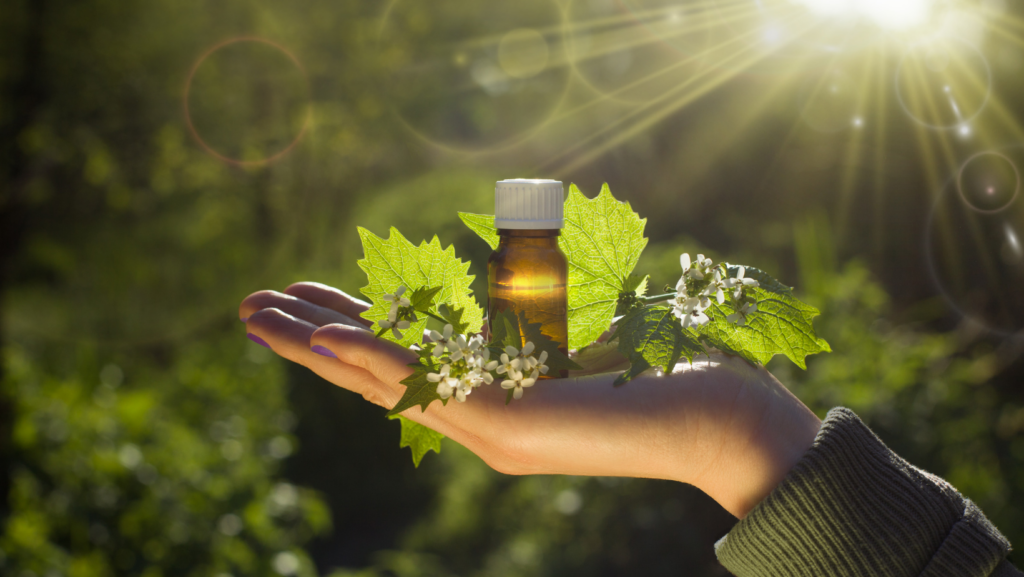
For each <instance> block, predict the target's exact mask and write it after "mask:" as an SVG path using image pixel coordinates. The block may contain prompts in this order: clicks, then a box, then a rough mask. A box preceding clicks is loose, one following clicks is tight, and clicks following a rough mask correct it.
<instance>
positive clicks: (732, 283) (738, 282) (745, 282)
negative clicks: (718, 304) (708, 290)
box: [726, 266, 761, 300]
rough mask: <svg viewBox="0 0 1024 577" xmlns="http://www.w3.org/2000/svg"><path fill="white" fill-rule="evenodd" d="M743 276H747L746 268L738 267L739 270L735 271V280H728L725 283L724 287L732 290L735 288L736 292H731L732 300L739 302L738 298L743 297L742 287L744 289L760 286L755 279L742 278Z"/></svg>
mask: <svg viewBox="0 0 1024 577" xmlns="http://www.w3.org/2000/svg"><path fill="white" fill-rule="evenodd" d="M745 274H747V268H746V267H743V266H741V267H739V270H738V271H736V278H730V279H728V281H727V282H728V284H727V285H726V286H728V287H729V288H733V287H735V288H736V290H735V291H733V293H732V298H734V299H736V300H739V299H740V297H742V296H743V287H745V286H751V287H757V286H761V283H759V282H757V279H753V278H743V275H745Z"/></svg>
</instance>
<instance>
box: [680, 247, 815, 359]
mask: <svg viewBox="0 0 1024 577" xmlns="http://www.w3.org/2000/svg"><path fill="white" fill-rule="evenodd" d="M744 268H745V269H746V274H745V277H746V278H753V279H756V280H757V281H758V284H759V285H760V286H758V287H747V288H745V289H744V292H745V293H746V294H747V295H749V296H751V297H754V298H755V299H757V312H755V313H753V314H751V315H749V316H748V317H747V320H746V323H745V324H744V325H743V326H737V325H735V324H733V323H730V322H729V321H728V320H727V319H726V317H727V316H728V315H729V314H731V313H733V312H734V311H735V304H734V303H733V302H732V299H731V298H730V299H729V300H728V301H727V302H726V303H725V304H722V305H720V304H718V303H716V302H714V301H713V300H712V304H711V306H710V307H709V308H708V309H707V310H706V311H705V312H706V313H707V315H708V317H710V319H711V320H710V322H708V323H707V324H706V325H704V326H702V327H700V328H699V329H698V330H697V332H698V333H699V334H700V335H701V337H703V338H704V339H706V340H707V342H708V343H709V344H710V345H712V346H714V347H717V348H719V349H722V350H723V351H726V352H730V353H735V354H739V355H742V356H743V357H744V358H746V359H748V360H751V361H755V362H758V363H761V364H765V363H767V362H768V361H770V360H771V359H772V357H774V356H775V355H777V354H782V355H786V357H788V358H789V360H791V361H793V362H794V363H796V365H797V366H798V367H800V368H801V369H806V368H807V363H806V360H805V358H806V357H807V355H813V354H815V353H824V352H831V351H832V348H831V347H829V344H828V343H827V342H825V339H822V338H820V337H818V335H817V334H816V333H815V332H814V325H813V320H814V317H816V316H818V314H820V313H819V312H818V309H816V308H814V307H812V306H811V305H809V304H807V303H804V302H801V301H800V300H798V299H797V298H796V297H795V296H793V289H791V288H790V287H787V286H786V285H784V284H782V283H780V282H779V281H777V280H775V279H774V278H772V277H771V275H769V274H768V273H766V272H764V271H762V270H760V269H756V268H754V267H749V266H748V267H744ZM727 269H728V274H729V277H732V278H735V277H736V274H737V272H738V271H739V266H738V265H727Z"/></svg>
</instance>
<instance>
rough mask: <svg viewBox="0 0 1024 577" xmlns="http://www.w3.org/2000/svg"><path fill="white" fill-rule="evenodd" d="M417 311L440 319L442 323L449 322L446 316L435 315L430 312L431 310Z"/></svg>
mask: <svg viewBox="0 0 1024 577" xmlns="http://www.w3.org/2000/svg"><path fill="white" fill-rule="evenodd" d="M418 312H421V313H424V314H426V315H427V316H428V317H430V318H432V319H437V320H439V321H441V322H442V323H444V324H446V325H447V324H450V323H449V322H448V319H446V318H442V317H439V316H437V315H436V314H434V313H432V312H430V311H418Z"/></svg>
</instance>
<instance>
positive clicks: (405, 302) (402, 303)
mask: <svg viewBox="0 0 1024 577" xmlns="http://www.w3.org/2000/svg"><path fill="white" fill-rule="evenodd" d="M403 294H405V287H404V286H400V287H398V290H396V291H395V294H393V295H392V294H385V295H384V296H383V297H382V298H383V299H384V300H386V301H388V302H390V303H391V308H392V309H394V308H396V307H408V306H412V302H410V301H409V299H407V298H405V297H404V296H402V295H403Z"/></svg>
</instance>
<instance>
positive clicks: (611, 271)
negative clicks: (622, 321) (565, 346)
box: [559, 184, 647, 349]
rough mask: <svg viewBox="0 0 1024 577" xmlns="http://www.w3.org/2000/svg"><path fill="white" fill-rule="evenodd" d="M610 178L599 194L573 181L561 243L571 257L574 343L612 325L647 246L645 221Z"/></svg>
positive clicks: (576, 345)
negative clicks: (615, 192) (612, 187)
mask: <svg viewBox="0 0 1024 577" xmlns="http://www.w3.org/2000/svg"><path fill="white" fill-rule="evenodd" d="M646 223H647V219H641V218H640V217H639V216H638V215H637V214H636V213H635V212H633V209H632V208H630V206H629V203H628V202H619V201H618V200H616V199H615V197H614V196H612V193H611V190H609V188H608V185H607V184H605V185H604V186H603V187H602V188H601V193H600V194H598V195H597V197H596V198H594V199H588V198H587V197H585V196H583V194H582V193H581V192H580V190H579V189H578V188H576V185H572V186H570V187H569V198H568V199H567V200H566V202H565V229H564V230H562V234H561V236H560V237H559V246H560V247H561V248H562V252H564V253H565V256H566V257H568V259H569V287H568V289H569V290H568V292H569V348H570V349H580V348H583V347H584V346H586V345H589V344H590V343H592V342H594V341H596V340H597V339H598V337H600V336H601V334H602V333H604V332H605V331H606V330H608V327H609V326H610V325H611V322H612V317H613V316H614V315H615V308H616V306H617V304H618V299H619V293H620V292H621V291H622V286H623V279H624V278H628V277H629V275H630V274H631V273H632V272H633V267H635V266H636V263H637V260H638V259H639V258H640V253H641V252H643V250H644V247H645V246H647V239H646V238H644V225H645V224H646Z"/></svg>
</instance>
